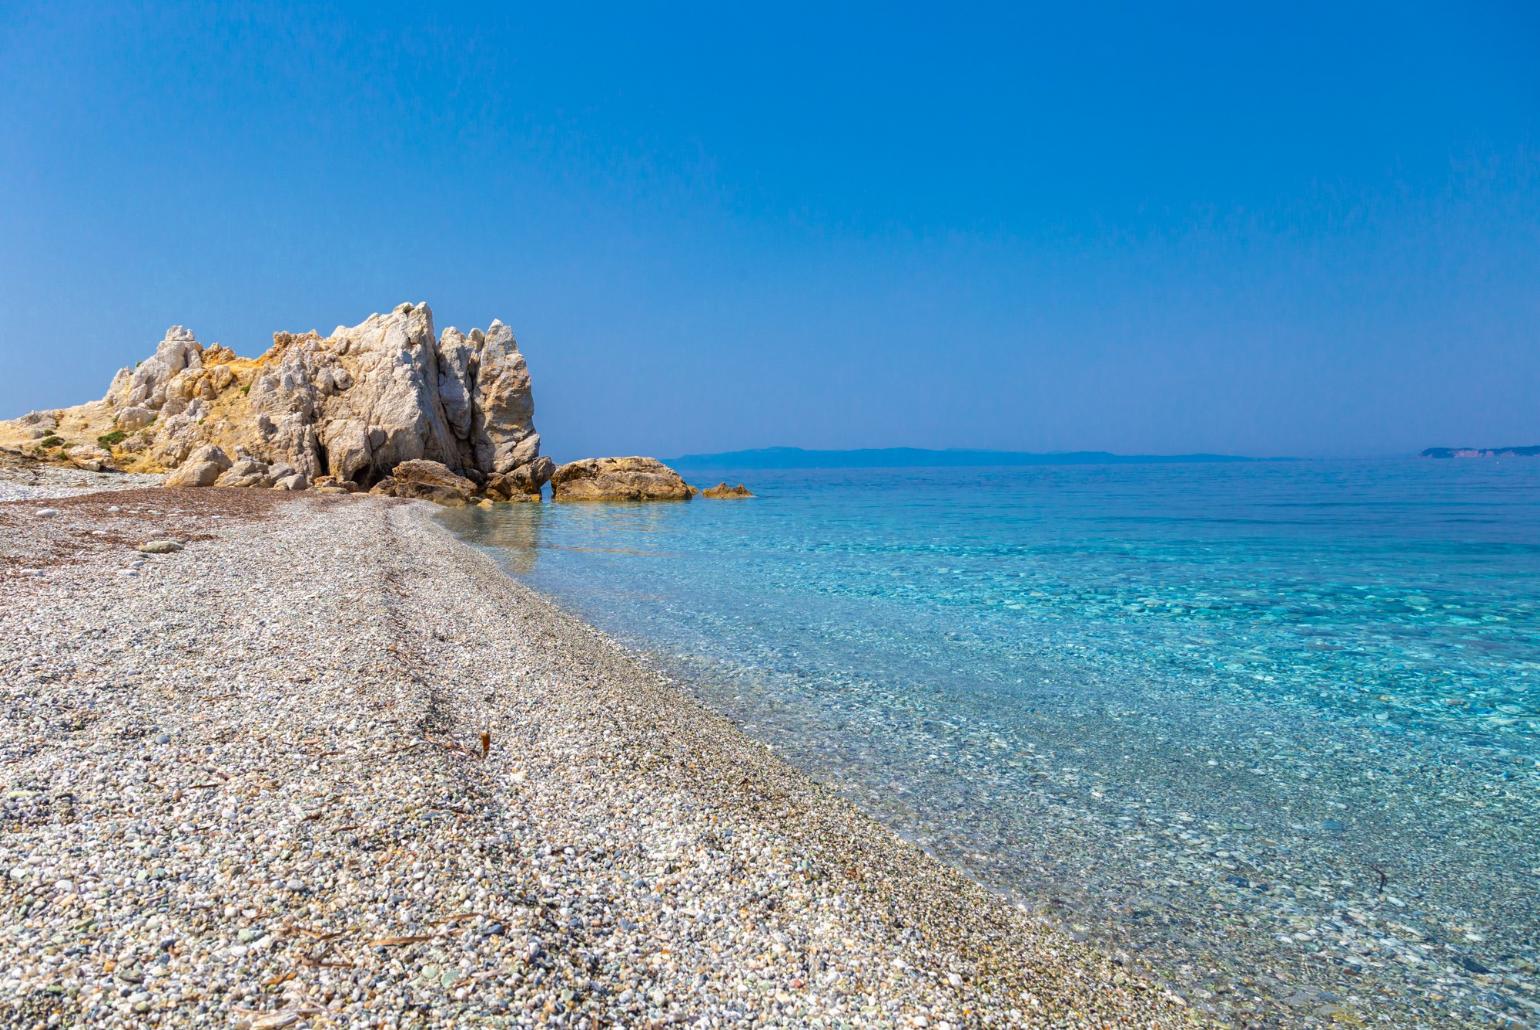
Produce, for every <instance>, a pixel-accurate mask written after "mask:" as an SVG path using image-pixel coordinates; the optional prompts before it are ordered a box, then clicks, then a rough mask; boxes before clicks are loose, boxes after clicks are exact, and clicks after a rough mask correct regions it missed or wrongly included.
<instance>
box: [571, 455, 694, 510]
mask: <svg viewBox="0 0 1540 1030" xmlns="http://www.w3.org/2000/svg"><path fill="white" fill-rule="evenodd" d="M691 492H692V491H691V489H690V485H689V484H688V483H686V482H685V481H684V479H683V478H682V477H681V476H680V475H679V473H677V472H675V471H674V470H673V469H671V468H669V467H668V466H667V465H665V464H663V463H662V462H661V461H658V460H657V459H656V458H584V459H582V460H581V461H573V462H568V463H567V464H565V465H562V466H560V467H558V468H557V469H556V471H555V472H553V473H552V474H551V497H552V499H553V500H557V501H688V500H689V499H690V496H691Z"/></svg>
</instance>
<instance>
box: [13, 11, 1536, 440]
mask: <svg viewBox="0 0 1540 1030" xmlns="http://www.w3.org/2000/svg"><path fill="white" fill-rule="evenodd" d="M212 6H215V5H186V6H179V5H157V4H134V5H89V4H69V3H63V4H27V3H20V4H18V3H16V2H15V0H11V2H7V3H0V131H3V139H4V140H5V147H6V151H7V154H6V157H5V159H4V160H3V161H0V197H3V198H4V200H3V203H0V302H3V304H4V312H5V314H4V317H3V318H0V371H3V373H4V374H3V377H0V415H14V414H18V413H20V412H22V411H25V410H28V409H30V408H34V407H46V406H56V405H62V404H66V403H73V402H76V401H79V400H84V399H86V398H89V397H95V396H99V395H100V394H101V393H102V392H103V391H104V389H105V387H106V384H107V382H108V380H109V378H110V377H111V375H112V372H113V371H114V370H115V369H116V368H118V367H120V366H122V365H126V364H132V363H133V361H135V360H137V359H138V358H140V357H143V356H144V355H145V354H146V353H148V352H149V350H150V349H151V348H152V347H153V345H154V343H155V342H156V341H157V340H158V339H159V338H160V336H161V334H162V333H163V332H164V330H165V328H166V327H167V326H168V325H170V324H172V323H182V324H185V325H187V326H189V327H190V328H192V329H193V330H194V331H195V332H196V333H197V334H198V337H199V339H201V340H203V341H204V342H205V343H211V342H214V341H216V340H217V341H221V342H223V343H226V344H228V345H230V346H233V347H234V348H235V349H237V350H238V351H241V352H242V353H248V354H249V353H256V352H259V351H261V350H262V349H264V348H265V347H266V346H267V345H268V343H269V342H270V335H271V333H272V332H273V331H274V330H278V329H291V330H303V329H309V328H319V329H321V330H322V331H326V330H329V329H330V328H331V327H333V326H335V325H337V324H339V323H347V324H352V323H355V322H357V321H360V320H361V319H363V318H364V317H365V316H367V315H368V314H369V313H370V312H371V311H376V310H382V309H385V308H388V307H389V306H391V305H393V304H395V303H398V302H399V301H402V300H427V301H428V302H429V303H430V304H432V306H433V308H434V311H435V313H436V316H437V321H438V324H439V325H440V326H441V327H442V326H447V325H458V326H460V327H462V328H467V327H469V326H471V325H485V324H486V323H487V322H488V321H489V320H490V319H492V318H493V317H501V318H502V319H503V320H504V321H506V322H508V323H509V324H510V325H512V326H513V327H514V329H515V331H516V333H517V334H518V337H519V340H520V343H521V345H522V346H523V348H524V350H525V352H526V353H527V354H528V356H529V361H530V365H531V368H532V370H533V373H534V377H535V386H536V404H537V422H538V424H539V428H540V429H541V431H542V434H543V435H544V437H545V440H546V445H547V446H546V449H547V451H548V452H550V453H552V454H553V455H555V456H556V457H557V458H559V459H564V458H573V457H579V456H583V455H587V454H600V453H636V452H641V453H654V454H662V455H667V454H677V453H681V452H685V451H705V450H722V449H730V448H738V447H752V446H765V445H771V444H792V445H801V446H807V447H855V446H887V445H914V446H935V447H945V446H959V447H1000V448H1012V449H1024V450H1056V449H1081V448H1103V449H1108V450H1117V451H1125V452H1136V451H1137V452H1167V451H1192V450H1209V451H1228V452H1237V453H1251V454H1285V453H1287V454H1387V453H1397V452H1402V451H1409V450H1415V449H1418V448H1421V447H1423V446H1426V445H1428V444H1435V443H1455V444H1459V443H1497V444H1506V443H1530V442H1540V139H1537V131H1536V130H1537V123H1540V117H1537V116H1540V61H1536V59H1535V54H1536V53H1537V52H1540V15H1537V13H1536V11H1537V8H1535V7H1533V6H1531V5H1520V4H1488V5H1481V4H1474V5H1473V4H1468V3H1467V4H1448V5H1430V4H1418V3H1409V4H1398V5H1384V6H1373V5H1340V4H1331V5H1319V6H1316V5H1287V6H1286V7H1280V8H1279V9H1278V10H1276V11H1271V12H1261V11H1257V10H1250V9H1248V8H1250V7H1251V6H1252V5H1235V4H1214V5H1191V6H1185V5H1141V6H1134V5H1129V6H1120V5H1094V4H1085V5H1072V8H1073V9H1071V5H1066V6H1065V7H1062V8H1061V7H1053V8H1031V7H1027V6H1024V5H1017V4H1011V5H998V6H996V5H961V6H959V5H953V6H951V7H943V6H941V5H926V6H923V7H922V6H920V5H898V6H894V5H880V6H879V5H872V6H846V5H839V6H838V7H837V9H834V10H831V9H829V5H795V4H784V3H783V4H776V5H765V6H764V7H762V8H760V9H759V10H757V11H755V10H750V9H748V8H747V7H740V6H739V5H723V4H701V5H695V6H689V5H670V6H669V7H668V9H667V10H666V11H661V12H660V11H656V10H654V11H645V10H641V9H640V8H639V7H637V6H631V5H626V6H615V7H612V8H597V7H594V8H588V9H585V10H577V9H576V8H575V7H574V8H573V9H572V10H570V11H561V10H555V8H558V7H565V6H567V5H550V4H542V5H538V6H529V7H524V8H514V7H512V6H511V5H489V6H487V7H485V8H477V7H476V6H475V5H472V4H460V5H455V6H454V8H453V9H452V10H446V11H442V12H433V11H429V10H424V8H426V7H428V6H430V5H421V4H410V5H408V4H402V5H391V4H374V3H371V4H358V5H348V4H343V5H329V6H328V5H314V6H311V5H306V6H304V7H301V6H299V5H296V6H294V7H292V8H289V9H287V10H284V9H281V8H279V7H277V6H274V5H260V6H250V7H242V6H239V5H218V6H219V7H220V10H219V11H218V12H214V11H212V10H209V9H208V8H210V7H212ZM1157 6H1158V7H1159V9H1158V10H1156V9H1155V8H1156V7H1157Z"/></svg>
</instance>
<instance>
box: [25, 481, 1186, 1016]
mask: <svg viewBox="0 0 1540 1030" xmlns="http://www.w3.org/2000/svg"><path fill="white" fill-rule="evenodd" d="M52 476H53V474H52V473H38V472H35V471H32V472H28V473H27V474H26V476H22V475H21V474H20V473H18V472H17V470H15V469H10V470H7V475H6V477H5V482H4V483H3V484H0V589H3V591H4V597H5V604H4V606H3V607H0V620H3V622H4V626H3V632H0V690H3V694H4V697H3V704H0V713H3V714H0V718H3V727H4V729H3V732H0V769H3V775H0V793H3V798H0V824H3V833H0V1023H4V1024H5V1025H13V1026H40V1027H41V1026H68V1025H76V1024H81V1023H90V1024H92V1025H103V1026H111V1025H124V1026H129V1025H133V1026H138V1025H145V1024H160V1025H230V1026H238V1027H250V1028H270V1027H285V1026H297V1027H308V1026H343V1025H349V1026H352V1025H356V1026H398V1025H403V1026H404V1025H410V1026H419V1025H450V1024H454V1025H489V1026H501V1025H511V1026H536V1025H554V1026H574V1027H597V1026H611V1025H623V1026H663V1025H688V1026H728V1025H786V1026H916V1027H918V1026H928V1027H963V1026H1033V1025H1042V1026H1108V1025H1116V1026H1179V1025H1190V1024H1192V1023H1193V1022H1194V1021H1195V1017H1194V1016H1193V1015H1192V1014H1191V1013H1190V1012H1189V1011H1188V1010H1187V1009H1186V1008H1185V1007H1184V1006H1183V1004H1182V1003H1181V1001H1180V1000H1179V999H1177V998H1175V997H1174V996H1172V995H1170V994H1169V993H1167V992H1166V991H1164V990H1163V989H1161V988H1159V987H1157V986H1155V985H1153V984H1152V983H1151V982H1150V981H1148V980H1147V979H1145V978H1143V977H1142V976H1141V975H1140V973H1139V971H1138V970H1136V969H1132V968H1129V967H1128V966H1126V965H1123V964H1120V963H1119V962H1118V961H1114V959H1113V957H1112V956H1111V955H1109V954H1107V953H1104V952H1102V951H1100V950H1097V949H1095V948H1093V947H1090V946H1087V945H1084V944H1080V943H1077V942H1074V941H1072V940H1070V939H1068V938H1067V937H1064V936H1062V935H1060V934H1059V933H1058V932H1057V931H1055V930H1053V929H1051V928H1049V927H1047V926H1045V925H1044V924H1042V923H1040V922H1038V921H1036V920H1035V919H1033V918H1031V917H1029V916H1028V915H1027V914H1026V913H1025V912H1023V911H1022V910H1021V909H1019V908H1017V907H1014V906H1012V905H1010V904H1008V903H1007V902H1005V901H1004V900H1003V899H1001V898H1000V897H999V896H997V895H995V894H993V893H991V892H989V891H987V890H985V889H983V888H982V887H980V886H978V885H977V884H975V883H974V882H972V881H971V880H969V879H967V878H965V877H964V876H962V875H961V874H959V873H957V872H954V871H953V870H951V869H950V868H948V867H946V866H944V865H942V864H941V863H939V862H937V861H935V860H933V859H932V858H930V857H928V856H927V855H926V854H925V853H923V852H922V851H920V850H919V849H918V848H916V847H914V846H913V845H910V844H908V843H905V842H903V841H902V840H900V839H899V838H897V837H896V836H895V835H893V834H892V833H891V832H890V831H888V830H886V829H884V828H882V827H881V826H880V825H879V824H877V823H876V822H874V821H873V820H872V819H870V818H868V817H867V816H865V815H864V814H862V813H861V812H860V811H859V810H857V809H856V808H855V807H853V806H852V805H851V804H850V803H849V802H847V801H845V800H843V799H842V798H840V797H838V796H837V795H836V794H835V793H834V792H833V791H831V790H829V789H827V788H826V787H824V786H822V785H820V784H818V783H815V782H814V781H812V780H810V779H808V778H807V777H806V776H804V775H803V774H801V773H799V772H797V771H795V770H794V769H792V768H791V767H790V766H788V765H787V764H785V763H784V762H782V761H781V760H780V759H778V758H777V757H775V755H774V754H773V753H772V752H771V751H770V750H769V749H767V748H766V747H765V746H764V745H762V744H759V743H756V742H754V741H752V740H751V739H749V738H748V737H747V736H745V735H744V734H743V733H742V732H740V731H739V730H738V729H737V728H736V727H735V726H734V725H733V724H732V723H731V722H729V721H728V720H727V719H725V718H723V717H721V716H719V715H716V714H714V713H713V712H711V711H709V710H708V709H706V708H705V707H703V706H701V705H700V704H699V703H697V702H695V701H693V700H691V699H690V698H689V697H688V696H686V695H685V694H684V693H683V692H681V691H680V690H679V689H678V688H677V687H676V686H675V685H674V684H673V683H671V682H670V681H669V680H668V679H667V677H666V676H664V675H663V674H661V673H660V672H658V671H656V670H655V669H653V668H651V667H650V666H648V665H647V664H645V663H643V662H640V661H638V660H636V658H635V657H633V656H632V655H630V654H629V653H628V652H627V651H626V650H625V649H624V648H622V647H621V646H619V645H618V644H616V643H614V642H613V641H611V640H610V639H609V638H607V637H606V636H604V635H603V634H601V633H600V632H598V631H597V630H595V629H593V628H591V627H590V626H588V625H586V624H585V623H583V622H581V621H579V620H578V619H576V618H574V617H572V616H571V615H569V614H567V613H565V612H564V611H562V610H561V609H559V608H557V607H556V606H555V605H553V604H552V603H550V602H548V601H547V600H545V599H544V598H542V597H541V596H540V595H538V594H535V593H533V592H532V591H530V590H528V589H527V588H525V587H523V586H521V585H520V584H518V583H516V582H514V581H513V580H511V579H510V578H508V577H507V576H506V575H504V574H503V573H502V572H501V571H499V570H498V568H497V567H496V566H495V565H494V564H493V562H492V561H491V560H490V559H489V558H487V557H486V556H484V555H483V554H481V553H480V552H478V551H476V550H475V549H473V548H471V547H469V546H467V545H464V544H462V543H459V542H458V541H456V540H455V539H454V538H453V537H452V536H451V535H450V533H449V532H448V531H447V530H445V529H444V528H442V527H441V526H440V525H438V524H437V522H435V520H434V519H433V517H432V512H433V509H432V508H431V507H430V506H428V505H426V504H424V503H422V502H414V501H402V500H396V499H387V498H379V497H362V496H314V495H307V494H287V493H283V492H281V491H255V490H223V489H208V490H164V489H158V488H148V487H145V486H143V485H140V484H136V483H129V482H126V481H125V479H124V477H121V476H116V477H113V476H103V477H96V478H95V479H93V478H91V477H90V476H89V475H88V474H83V473H60V474H59V475H58V477H54V478H50V477H52ZM28 477H30V478H28ZM106 486H130V487H135V488H131V489H113V490H104V489H103V487H106ZM154 541H170V542H172V543H173V544H175V545H179V549H178V548H177V547H171V546H161V547H156V548H151V550H159V551H162V552H163V553H146V552H145V551H142V550H141V549H140V548H141V547H144V546H145V545H147V544H150V543H151V542H154Z"/></svg>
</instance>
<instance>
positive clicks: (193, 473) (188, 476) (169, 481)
mask: <svg viewBox="0 0 1540 1030" xmlns="http://www.w3.org/2000/svg"><path fill="white" fill-rule="evenodd" d="M232 464H233V462H231V461H230V458H229V456H228V455H226V454H225V452H224V451H222V450H220V449H219V448H218V447H215V446H214V445H213V444H205V445H204V446H202V447H199V448H198V449H197V450H196V451H193V452H192V454H190V455H188V457H187V460H186V461H184V462H182V464H181V465H180V466H179V467H178V468H177V470H176V471H175V472H173V473H171V475H169V476H167V477H166V485H167V486H171V487H177V486H213V485H214V483H215V481H216V480H218V479H219V477H220V476H221V475H223V474H224V473H225V471H226V470H228V469H229V468H230V466H231V465H232Z"/></svg>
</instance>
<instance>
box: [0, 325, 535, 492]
mask: <svg viewBox="0 0 1540 1030" xmlns="http://www.w3.org/2000/svg"><path fill="white" fill-rule="evenodd" d="M12 441H14V445H15V446H18V447H19V448H21V449H24V450H27V451H29V452H32V451H35V452H37V454H38V456H40V457H44V458H46V459H49V460H66V459H74V460H77V462H81V461H92V462H96V463H98V464H101V465H104V466H106V467H115V468H118V469H121V470H124V471H135V472H170V473H171V475H170V476H169V477H168V482H167V485H176V486H210V485H216V484H217V485H220V486H241V487H281V488H284V489H291V490H292V489H304V488H305V487H306V486H308V485H311V484H315V483H320V482H323V481H325V482H327V483H328V484H329V485H334V486H336V487H337V488H338V489H348V488H349V487H350V486H351V487H352V488H365V489H367V488H369V487H371V486H373V485H374V484H376V483H379V482H381V481H382V480H385V479H386V478H388V477H393V475H394V474H395V473H396V470H397V469H399V468H400V466H401V465H402V464H403V463H405V462H412V461H421V462H430V463H436V464H437V465H439V466H442V467H443V468H445V469H446V470H447V471H448V472H449V473H451V474H452V475H454V476H455V477H456V478H463V479H466V480H470V481H472V486H473V488H474V487H475V486H476V485H477V484H480V483H483V482H487V481H489V480H490V479H491V478H492V477H496V482H497V484H498V489H499V490H501V491H503V492H505V493H506V494H507V495H508V496H510V497H511V496H513V495H515V494H517V495H518V496H520V497H525V496H531V495H533V496H536V497H538V496H539V491H540V486H541V484H542V483H544V482H545V479H546V478H548V477H549V476H550V473H551V471H552V464H551V462H550V461H549V459H545V460H542V459H541V458H540V436H539V434H538V433H537V432H536V431H535V425H534V398H533V393H532V390H531V386H530V377H529V369H528V367H527V366H526V364H525V361H524V356H523V354H521V353H520V352H519V348H518V344H517V343H516V342H515V340H514V336H513V332H512V330H510V329H509V328H508V327H507V326H506V325H504V324H503V323H501V322H497V321H494V322H493V323H492V324H491V326H490V327H489V328H488V329H487V330H486V331H485V332H482V331H481V330H480V329H473V330H471V331H470V332H469V333H462V332H460V331H459V330H457V329H453V328H449V329H445V330H444V332H443V334H442V335H441V336H439V337H435V335H434V327H433V313H432V311H430V310H429V308H428V306H427V305H426V304H402V305H400V306H398V307H396V308H395V309H394V310H392V311H390V312H388V313H386V314H377V315H371V316H370V317H369V318H368V319H366V320H365V321H363V322H362V323H360V324H358V325H356V326H352V327H351V328H349V327H344V326H339V327H338V328H336V329H334V330H333V331H332V332H331V334H330V335H327V336H322V335H320V334H319V333H316V332H309V333H277V334H275V335H274V337H273V346H272V348H271V349H270V350H268V351H267V353H265V354H263V355H262V356H261V357H259V358H254V359H248V358H241V357H237V356H236V355H235V353H234V352H232V351H230V350H229V349H228V348H225V347H221V346H219V345H217V344H216V345H213V346H210V347H204V346H203V345H202V344H200V343H199V342H198V341H197V339H196V338H195V337H194V336H193V334H192V333H191V332H190V331H188V330H187V329H185V328H183V327H182V326H173V327H172V328H171V329H170V330H169V331H168V332H167V333H166V337H165V339H163V340H161V342H160V344H159V345H158V346H157V347H156V348H155V353H154V354H153V355H152V356H150V357H149V358H147V359H145V360H144V361H142V362H140V363H139V364H138V365H137V366H136V367H134V368H132V369H124V370H122V371H121V372H119V373H118V374H117V376H116V378H114V379H113V381H112V385H111V387H110V388H109V389H108V391H107V395H106V397H104V398H103V399H102V400H100V401H93V402H90V403H88V404H82V405H79V406H77V407H75V408H66V409H62V410H60V411H53V412H40V413H34V414H32V415H30V416H27V417H26V418H25V419H18V420H16V421H15V422H12V423H0V443H11V442H12ZM45 444H46V446H45ZM216 453H217V458H216V457H215V456H214V455H215V454H216ZM77 454H78V455H79V457H78V459H76V458H74V456H75V455H77ZM395 478H397V479H399V478H400V477H399V476H395ZM412 488H413V489H415V488H416V487H415V486H414V487H412ZM423 489H429V488H428V487H426V486H424V487H423ZM436 490H437V488H436V487H435V488H432V490H430V492H434V491H436Z"/></svg>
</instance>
